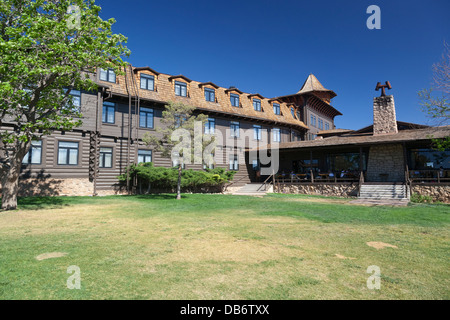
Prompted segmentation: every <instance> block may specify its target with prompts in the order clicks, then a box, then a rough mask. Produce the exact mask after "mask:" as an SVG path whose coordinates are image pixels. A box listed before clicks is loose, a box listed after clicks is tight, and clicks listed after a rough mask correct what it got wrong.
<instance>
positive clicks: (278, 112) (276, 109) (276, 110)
mask: <svg viewBox="0 0 450 320" xmlns="http://www.w3.org/2000/svg"><path fill="white" fill-rule="evenodd" d="M273 113H275V114H276V115H280V113H281V110H280V105H279V104H278V103H274V104H273Z"/></svg>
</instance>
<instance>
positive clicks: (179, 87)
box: [175, 81, 187, 97]
mask: <svg viewBox="0 0 450 320" xmlns="http://www.w3.org/2000/svg"><path fill="white" fill-rule="evenodd" d="M175 95H177V96H180V97H187V84H186V83H185V82H180V81H175Z"/></svg>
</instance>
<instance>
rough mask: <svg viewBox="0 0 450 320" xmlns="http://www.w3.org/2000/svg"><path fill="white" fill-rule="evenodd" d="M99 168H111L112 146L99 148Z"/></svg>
mask: <svg viewBox="0 0 450 320" xmlns="http://www.w3.org/2000/svg"><path fill="white" fill-rule="evenodd" d="M99 162H100V163H99V167H100V168H112V164H113V148H110V147H102V148H100V159H99Z"/></svg>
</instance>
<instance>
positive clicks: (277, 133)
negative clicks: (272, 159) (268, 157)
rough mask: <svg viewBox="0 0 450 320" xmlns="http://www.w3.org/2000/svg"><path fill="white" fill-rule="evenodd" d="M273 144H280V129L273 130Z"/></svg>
mask: <svg viewBox="0 0 450 320" xmlns="http://www.w3.org/2000/svg"><path fill="white" fill-rule="evenodd" d="M272 132H273V142H281V130H280V128H273V129H272Z"/></svg>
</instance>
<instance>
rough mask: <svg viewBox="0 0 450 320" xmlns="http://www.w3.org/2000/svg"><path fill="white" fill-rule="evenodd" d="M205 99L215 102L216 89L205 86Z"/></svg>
mask: <svg viewBox="0 0 450 320" xmlns="http://www.w3.org/2000/svg"><path fill="white" fill-rule="evenodd" d="M205 100H206V101H210V102H216V91H215V90H214V89H210V88H205Z"/></svg>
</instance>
